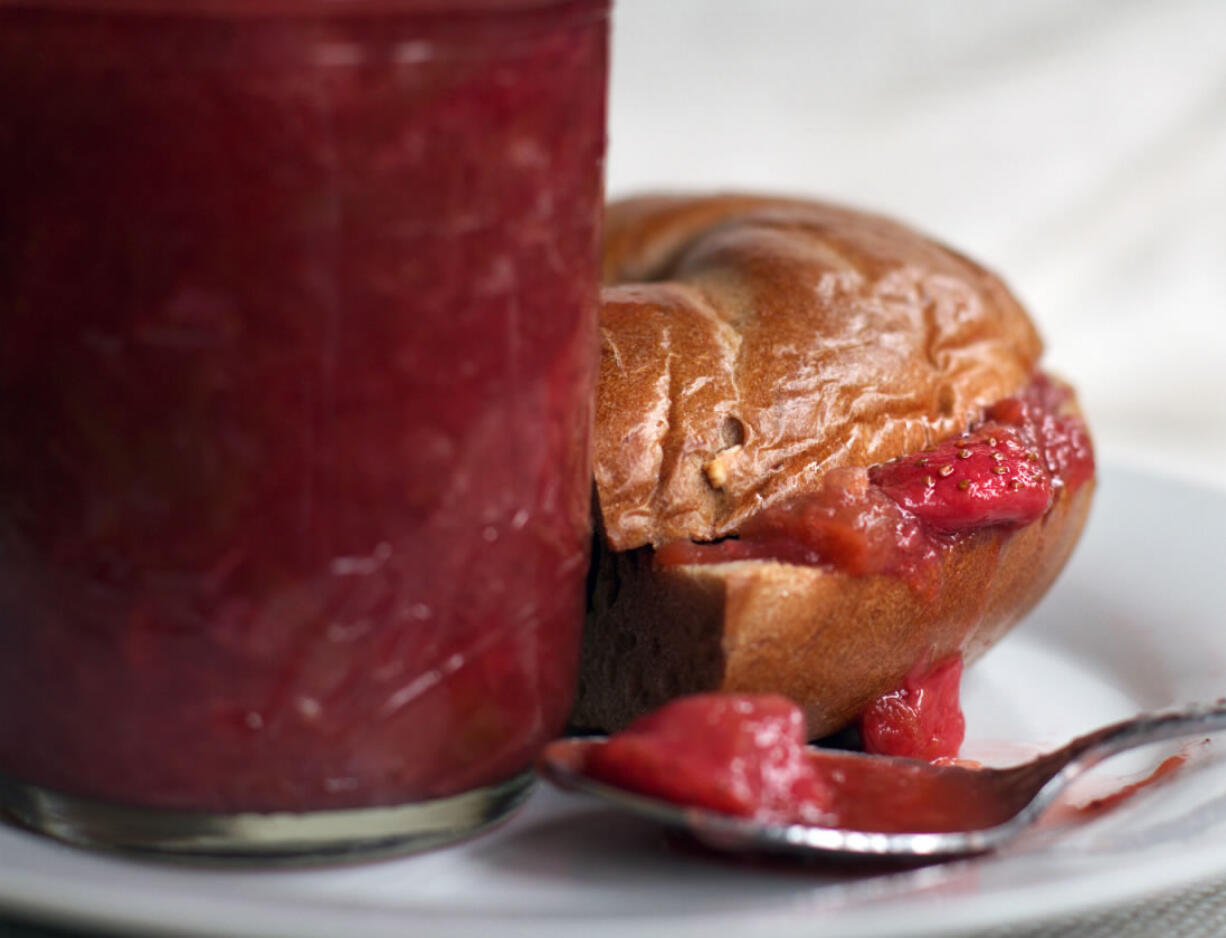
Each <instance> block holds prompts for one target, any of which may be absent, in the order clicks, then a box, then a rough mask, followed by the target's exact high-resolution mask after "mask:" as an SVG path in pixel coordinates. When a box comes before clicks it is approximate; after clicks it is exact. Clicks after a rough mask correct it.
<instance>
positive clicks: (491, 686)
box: [0, 0, 607, 811]
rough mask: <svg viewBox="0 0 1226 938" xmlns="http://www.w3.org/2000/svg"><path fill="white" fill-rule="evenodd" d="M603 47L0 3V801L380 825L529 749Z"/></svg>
mask: <svg viewBox="0 0 1226 938" xmlns="http://www.w3.org/2000/svg"><path fill="white" fill-rule="evenodd" d="M477 7H481V8H482V9H476V8H477ZM138 8H139V9H140V10H142V11H144V12H132V10H134V9H138ZM427 8H428V9H427ZM440 11H443V12H440ZM273 12H275V13H276V14H277V15H272V13H273ZM606 12H607V11H606V3H605V2H603V0H574V2H559V0H537V2H529V0H524V2H508V0H498V2H489V3H474V2H465V3H463V4H461V6H460V8H458V9H457V8H451V9H450V11H447V5H446V4H441V3H437V2H433V3H431V2H428V0H400V2H396V0H363V2H360V3H348V4H346V3H321V2H319V0H277V2H275V3H269V4H267V5H266V4H265V3H264V2H263V0H251V2H249V3H234V2H221V0H185V2H184V3H181V4H176V3H171V2H164V3H163V2H156V0H139V2H137V0H132V2H128V0H74V2H70V3H64V2H59V3H56V2H50V0H25V2H9V3H5V4H3V6H0V329H2V330H3V335H4V342H3V345H2V347H0V492H3V495H2V496H0V773H3V774H4V775H6V776H9V777H12V778H17V779H20V780H23V781H27V782H32V783H35V784H39V785H42V786H45V787H49V788H54V789H60V790H63V791H67V792H70V793H72V794H76V795H81V796H87V797H94V798H101V799H109V800H114V801H119V802H127V803H133V804H139V805H148V806H160V807H173V808H185V809H209V810H220V811H231V810H268V809H277V810H310V809H323V808H343V807H350V806H365V805H374V804H394V803H401V802H406V801H415V800H419V799H426V798H431V797H435V796H442V795H448V794H452V793H455V792H459V791H463V790H466V789H469V788H472V787H475V786H479V785H482V784H485V783H490V782H495V781H499V780H502V779H504V778H506V777H508V776H509V775H511V774H513V773H515V772H516V771H518V770H521V769H523V768H524V767H525V766H526V765H528V764H529V763H530V762H531V759H532V758H533V756H534V754H535V753H536V751H537V750H538V748H539V747H540V745H541V744H542V743H543V742H544V741H545V740H547V739H549V738H550V737H551V736H553V735H554V734H555V733H556V732H557V731H558V730H559V729H560V728H561V726H562V724H563V722H564V719H565V716H566V714H567V712H568V709H569V706H570V703H571V695H572V689H573V684H574V679H575V667H576V661H577V654H578V640H579V632H580V626H581V620H582V582H583V577H584V574H585V565H586V550H587V544H588V537H589V533H588V532H589V528H588V523H589V522H588V497H589V485H590V475H589V465H588V455H587V444H588V428H589V422H590V394H591V388H592V383H593V381H594V364H595V360H596V356H595V352H594V347H595V345H594V343H595V317H596V290H597V280H598V275H597V256H598V244H599V218H600V213H601V202H602V192H601V161H602V154H603V148H604V94H605V49H606V28H607V17H606ZM283 13H284V14H286V15H280V14H283ZM299 14H302V15H299ZM306 14H310V15H306Z"/></svg>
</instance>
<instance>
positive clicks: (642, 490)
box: [574, 195, 1093, 736]
mask: <svg viewBox="0 0 1226 938" xmlns="http://www.w3.org/2000/svg"><path fill="white" fill-rule="evenodd" d="M606 232H607V233H606V242H605V258H604V271H605V277H606V282H607V285H606V287H605V289H604V293H603V311H602V320H601V335H602V349H601V376H600V385H599V390H598V394H597V406H596V433H595V450H594V459H595V461H594V469H595V484H596V511H597V519H596V520H597V535H596V544H595V552H594V558H593V576H592V590H591V596H590V603H589V613H588V620H587V624H586V628H585V637H584V652H583V663H582V668H581V682H580V694H579V701H578V704H577V707H576V710H575V713H574V722H575V723H576V724H577V725H580V726H585V727H592V728H599V729H602V730H605V731H614V730H617V729H619V728H620V727H622V726H624V725H625V724H626V723H627V722H628V721H629V720H631V719H633V718H634V717H635V716H638V715H640V714H642V713H643V712H646V711H647V710H650V709H653V708H655V707H657V706H659V705H661V704H662V703H664V702H666V701H667V700H669V699H671V698H673V697H676V696H678V695H681V694H684V693H690V692H697V691H705V690H720V689H722V690H729V691H744V692H766V691H774V692H779V693H783V694H786V695H787V696H789V697H791V698H793V699H794V700H796V701H797V702H798V703H799V704H801V706H802V707H803V708H804V710H805V715H806V719H807V721H808V729H809V732H810V734H811V735H813V736H819V735H823V734H825V733H828V732H831V731H834V730H836V729H838V728H840V727H841V726H843V725H844V724H846V723H847V722H848V721H850V720H852V719H854V718H855V717H856V716H857V715H858V714H859V713H860V712H861V711H862V710H863V708H864V707H865V706H867V704H868V703H870V702H871V701H872V700H874V699H875V698H876V697H878V696H880V695H881V694H883V693H887V692H889V691H891V690H893V689H895V688H897V687H899V686H900V685H901V684H902V682H903V680H904V678H905V677H906V675H907V674H908V672H909V671H911V670H912V669H913V668H915V667H917V666H918V665H922V664H923V663H924V662H932V661H936V660H939V659H941V658H943V657H946V656H948V655H950V654H961V655H962V656H963V657H964V658H965V659H966V660H968V661H969V660H972V659H974V658H975V657H977V656H978V655H979V654H981V653H982V652H983V651H984V650H985V649H986V648H988V647H989V646H990V645H991V644H992V643H993V642H995V641H996V640H997V639H998V638H999V637H1000V636H1001V635H1003V634H1004V632H1005V631H1006V630H1007V629H1008V628H1009V627H1010V626H1011V625H1012V624H1013V623H1014V622H1015V621H1017V619H1018V618H1019V617H1020V616H1021V615H1023V614H1024V613H1025V612H1026V611H1027V610H1028V609H1029V608H1030V607H1031V606H1032V605H1033V604H1034V603H1035V602H1037V600H1038V599H1039V598H1040V597H1041V596H1042V595H1043V593H1044V592H1045V591H1046V590H1047V588H1048V586H1049V585H1050V584H1051V582H1052V580H1053V579H1054V578H1055V577H1056V575H1057V574H1058V573H1059V571H1060V569H1061V568H1062V566H1063V565H1064V563H1065V561H1066V560H1067V558H1068V556H1069V554H1070V552H1071V551H1072V549H1073V546H1074V545H1075V543H1076V541H1077V538H1078V535H1079V533H1080V531H1081V528H1082V525H1083V523H1084V521H1085V518H1086V514H1087V511H1088V509H1089V504H1090V500H1091V497H1092V491H1093V481H1092V478H1089V476H1090V475H1092V456H1091V455H1089V443H1088V437H1085V435H1084V428H1083V427H1082V428H1081V430H1080V431H1078V432H1080V433H1081V436H1080V437H1079V438H1078V439H1077V441H1075V442H1076V444H1077V445H1078V446H1081V447H1082V450H1083V452H1081V456H1082V457H1083V458H1082V462H1081V463H1080V464H1078V465H1077V466H1076V467H1075V468H1074V469H1070V468H1069V466H1070V465H1071V464H1070V463H1068V462H1067V461H1064V462H1062V461H1061V460H1064V459H1065V456H1067V455H1068V454H1067V453H1065V454H1064V455H1063V456H1062V455H1061V453H1060V452H1057V451H1056V448H1051V449H1050V451H1049V450H1048V449H1044V451H1043V453H1044V457H1045V460H1046V462H1047V463H1049V464H1050V465H1049V466H1048V468H1050V470H1051V473H1050V474H1051V479H1050V482H1049V486H1050V498H1049V500H1048V501H1047V502H1045V504H1046V505H1047V507H1046V509H1045V510H1044V511H1043V512H1042V513H1041V516H1040V517H1037V518H1035V519H1034V520H1029V519H1028V520H1027V522H1026V523H986V522H984V521H982V519H981V520H980V521H979V522H977V523H975V524H972V525H969V526H966V527H965V528H949V526H948V525H946V526H945V527H944V528H940V529H939V530H937V529H934V528H932V527H931V525H930V526H928V527H924V528H923V530H924V532H925V537H928V538H929V539H930V541H931V543H932V544H933V545H935V546H934V549H933V551H931V553H932V557H931V558H930V561H929V562H927V563H926V565H921V566H922V569H921V570H920V574H919V575H918V576H917V575H916V572H915V569H912V568H906V569H902V568H899V569H894V568H890V567H888V565H887V566H881V565H878V568H873V569H868V570H867V571H853V572H849V567H848V565H847V564H846V563H842V564H840V562H839V561H838V559H837V558H835V559H834V560H832V561H830V562H827V561H828V560H829V558H826V559H823V558H818V559H817V560H816V562H806V563H800V564H798V563H794V562H784V561H783V560H780V559H777V558H776V559H772V558H771V557H769V556H766V557H756V558H754V559H734V560H731V561H728V562H703V563H680V564H676V563H670V564H667V565H663V564H661V563H660V562H658V558H657V556H656V550H657V549H658V548H661V547H664V546H666V545H676V544H678V543H679V542H682V543H688V542H696V543H699V544H705V543H719V542H721V540H723V539H729V538H736V537H737V536H738V535H739V534H740V533H741V532H742V530H743V529H746V528H747V527H749V528H752V527H753V525H754V524H755V523H756V522H755V519H760V518H762V517H769V516H770V515H769V513H770V512H772V511H776V512H777V511H779V510H787V508H788V506H789V505H794V504H797V503H800V502H802V501H803V499H805V498H806V497H809V496H810V495H811V494H812V493H816V492H820V491H821V490H822V489H823V487H824V486H825V487H828V486H829V484H830V480H831V479H834V478H838V477H839V476H838V472H835V471H836V470H837V471H839V472H845V471H847V470H849V469H851V468H855V467H860V469H861V470H866V469H870V468H871V467H878V468H877V469H873V470H872V473H869V475H867V476H866V475H865V474H864V473H863V472H862V471H861V472H860V475H859V476H857V478H860V479H861V480H863V479H864V478H868V477H872V478H884V476H878V475H873V473H880V472H881V471H882V470H881V469H880V467H882V466H883V465H885V464H889V463H890V461H891V460H899V461H900V460H901V459H902V458H903V457H908V458H910V457H911V456H912V455H913V454H918V453H920V451H922V450H925V448H928V447H933V446H938V447H940V446H942V445H943V446H945V447H946V448H948V447H949V446H950V445H953V444H951V443H949V442H948V441H950V440H951V439H953V440H958V439H966V438H965V437H959V434H965V433H966V432H967V431H968V430H974V429H975V428H976V427H979V426H982V425H985V421H988V420H990V419H991V418H990V417H989V414H990V413H992V410H991V409H992V407H993V405H996V404H997V403H998V402H1000V401H1002V400H1006V399H1012V398H1018V397H1019V396H1021V397H1025V395H1026V394H1028V393H1029V392H1028V389H1030V388H1033V387H1034V386H1035V381H1036V376H1037V375H1038V374H1039V373H1038V370H1037V369H1038V360H1039V356H1040V352H1041V343H1040V340H1039V337H1038V335H1037V333H1036V331H1035V329H1034V326H1033V324H1032V323H1031V322H1030V319H1029V317H1028V316H1027V315H1026V312H1025V310H1023V309H1022V307H1021V306H1020V304H1019V303H1018V302H1017V301H1016V299H1014V297H1013V296H1012V295H1011V294H1010V293H1009V291H1008V290H1007V289H1006V287H1005V286H1004V285H1003V284H1002V282H1001V281H1000V280H999V279H998V278H997V277H996V276H994V275H993V274H992V273H990V272H988V271H987V270H985V269H984V268H983V267H981V266H979V265H978V264H976V263H975V262H973V261H971V260H969V259H967V258H965V257H963V256H962V255H960V254H957V253H955V252H954V251H951V250H950V249H948V248H945V247H943V246H941V245H939V244H937V243H935V242H934V241H932V240H930V239H928V238H926V237H924V236H922V235H920V234H918V233H916V232H914V231H912V230H911V229H909V228H907V227H905V226H903V225H900V224H898V223H896V222H892V221H889V220H887V219H884V218H881V217H878V216H875V215H869V214H865V213H862V212H857V211H853V210H850V209H846V208H840V207H836V206H832V205H825V204H821V203H815V202H803V201H796V200H787V199H776V198H759V197H753V196H739V195H729V196H715V197H646V198H638V199H631V200H628V201H624V202H620V203H616V204H614V205H612V206H611V207H610V208H609V211H608V216H607V223H606ZM1039 380H1043V379H1041V378H1040V379H1039ZM1059 412H1060V414H1061V417H1060V419H1061V420H1064V419H1067V420H1070V421H1072V422H1073V425H1074V429H1076V427H1078V426H1080V421H1079V419H1078V418H1077V417H1076V416H1070V415H1075V414H1076V402H1075V399H1073V398H1072V396H1071V393H1064V394H1063V396H1062V397H1061V403H1060V405H1059ZM986 425H988V426H992V424H990V423H989V424H986ZM1057 442H1059V441H1057ZM992 443H993V445H995V444H996V443H997V441H996V440H995V439H993V440H992ZM957 445H959V446H960V445H962V444H957ZM982 445H984V446H986V444H982ZM1066 449H1067V447H1066ZM940 451H941V452H943V450H940ZM1061 452H1063V451H1061ZM993 455H994V454H993ZM977 458H978V457H977ZM985 458H986V457H985ZM994 458H996V459H998V460H999V459H1001V457H1000V456H994ZM1030 458H1032V459H1033V458H1035V457H1034V455H1033V454H1032V455H1031V457H1030ZM1086 460H1088V463H1087V462H1086ZM899 465H901V462H900V463H899ZM966 465H967V466H969V465H970V463H969V462H968V463H966ZM989 465H990V464H989ZM1087 465H1088V467H1089V468H1088V469H1087V468H1086V466H1087ZM955 468H958V469H959V471H961V470H962V469H963V468H964V466H963V465H962V464H961V463H959V464H958V465H957V466H956V467H955ZM904 471H905V467H904ZM951 471H952V470H951ZM994 471H996V472H1001V471H1002V470H1000V469H996V470H994ZM928 481H929V482H933V481H934V480H933V478H932V477H929V478H928ZM935 481H936V483H938V484H937V485H936V486H935V487H933V488H932V490H935V491H939V489H940V483H942V482H943V480H941V479H936V480H935ZM989 481H991V479H989ZM861 484H863V481H862V482H861ZM917 484H920V487H921V488H922V482H921V483H917ZM950 484H952V480H951V481H950ZM977 484H978V483H976V485H977ZM1013 484H1014V486H1015V487H1019V485H1020V484H1019V483H1016V482H1015V483H1013ZM966 485H967V483H962V486H963V488H965V487H966ZM975 491H977V490H976V489H974V488H973V487H972V490H971V494H974V493H975ZM955 494H956V493H955ZM913 507H914V506H913ZM914 510H915V511H917V512H920V514H921V515H922V513H923V507H922V505H921V506H920V507H914ZM764 513H765V514H764ZM902 516H903V517H906V518H908V519H910V518H911V517H912V516H911V515H910V514H909V513H908V512H907V511H904V512H903V515H902ZM921 520H922V519H921ZM908 523H910V522H908ZM938 527H939V526H938ZM727 543H729V542H725V545H726V544H727ZM908 571H909V572H908Z"/></svg>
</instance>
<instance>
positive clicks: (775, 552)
mask: <svg viewBox="0 0 1226 938" xmlns="http://www.w3.org/2000/svg"><path fill="white" fill-rule="evenodd" d="M1067 399H1068V391H1067V389H1066V388H1064V387H1063V386H1061V385H1057V384H1055V383H1053V382H1051V381H1049V380H1048V379H1047V378H1046V377H1044V376H1042V375H1040V376H1038V377H1037V378H1036V379H1035V380H1034V382H1032V383H1031V384H1030V386H1029V387H1027V388H1026V389H1025V390H1024V391H1023V392H1022V393H1021V394H1020V395H1018V396H1017V397H1012V398H1008V399H1006V400H1003V401H1000V402H999V403H997V404H995V405H993V406H992V407H989V408H988V409H987V410H986V411H985V412H984V414H983V416H982V419H981V420H979V421H977V422H976V424H975V425H974V426H973V427H972V428H971V429H970V430H968V431H967V432H966V433H964V434H963V435H961V436H959V437H955V438H953V439H950V440H946V441H944V442H942V443H940V444H938V445H936V446H934V447H932V448H930V449H927V450H924V451H923V452H920V453H914V454H912V455H909V456H904V457H902V458H900V459H896V460H893V461H891V462H888V463H884V464H882V465H879V466H874V467H872V468H871V469H867V470H866V469H863V468H848V469H836V470H834V471H832V472H829V473H827V474H826V477H825V478H824V479H823V483H822V486H821V487H820V488H819V489H818V490H817V491H815V492H811V493H807V494H805V495H803V496H800V497H798V498H795V499H792V500H790V501H788V502H785V503H783V504H780V505H777V506H772V507H771V508H768V509H766V510H764V511H762V512H759V513H758V514H757V515H756V516H754V517H752V518H750V519H749V520H748V521H747V522H746V523H745V524H744V525H743V526H742V527H741V530H740V532H739V533H738V536H737V537H735V538H728V539H726V540H723V541H718V542H715V543H710V544H696V543H692V542H690V541H677V542H672V543H669V544H664V545H662V546H661V547H660V548H659V549H658V550H657V551H656V555H655V561H656V563H658V564H660V565H663V566H674V565H680V564H701V563H723V562H726V561H730V560H746V559H769V560H778V561H782V562H785V563H792V564H807V565H813V566H829V567H831V568H834V569H837V570H840V571H842V572H845V573H849V574H851V575H853V576H861V575H865V574H874V573H880V574H889V575H896V576H902V577H904V578H906V579H908V580H910V581H911V582H913V583H916V584H917V585H920V584H922V583H923V582H924V574H925V571H926V570H927V569H929V568H930V567H931V566H932V564H933V563H934V562H935V561H936V559H937V558H938V557H939V556H940V553H941V551H942V550H945V549H947V548H948V547H950V546H951V545H952V544H953V543H955V542H956V540H957V539H958V538H959V537H963V536H965V535H967V534H969V533H971V532H973V531H976V530H979V529H981V528H985V527H993V526H998V527H1002V528H1006V529H1012V528H1018V527H1023V526H1025V525H1028V524H1031V523H1033V522H1035V521H1037V520H1039V519H1040V518H1042V517H1043V515H1044V514H1046V512H1047V510H1048V509H1049V508H1050V507H1051V504H1052V501H1053V498H1054V497H1055V492H1056V490H1058V489H1061V488H1065V489H1067V490H1068V491H1070V492H1071V491H1074V490H1076V488H1077V487H1078V486H1080V485H1081V484H1082V483H1084V482H1085V481H1087V480H1088V479H1090V478H1091V477H1092V476H1093V474H1094V455H1093V450H1092V448H1091V445H1090V439H1089V435H1088V433H1087V432H1086V428H1085V424H1084V423H1083V422H1082V420H1081V419H1080V418H1079V417H1077V416H1075V415H1070V414H1066V413H1062V407H1063V405H1064V404H1065V402H1066V401H1067Z"/></svg>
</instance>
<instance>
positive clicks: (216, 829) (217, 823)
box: [0, 772, 533, 865]
mask: <svg viewBox="0 0 1226 938" xmlns="http://www.w3.org/2000/svg"><path fill="white" fill-rule="evenodd" d="M532 784H533V776H532V773H530V772H522V773H520V774H518V775H515V776H513V777H511V778H509V779H507V780H506V781H503V782H498V783H496V784H493V785H487V786H485V787H484V788H477V789H473V790H472V791H467V792H464V793H462V794H459V795H452V796H449V797H446V798H436V799H433V800H430V801H419V802H414V803H411V804H403V805H390V806H384V807H373V808H349V809H344V810H340V811H308V812H302V813H292V812H271V813H258V812H240V813H234V814H223V813H212V812H195V811H170V810H165V809H158V808H142V807H135V806H131V805H120V804H113V803H109V802H104V801H95V800H92V799H88V798H79V797H77V796H75V795H68V794H64V793H63V792H58V791H52V790H50V789H46V788H40V787H38V786H36V785H30V784H27V783H25V782H19V781H15V780H13V779H9V778H5V777H3V776H0V810H2V811H3V812H4V813H5V814H6V815H7V816H9V817H10V818H13V819H15V820H16V821H18V822H19V823H21V824H23V825H24V826H26V827H28V828H31V829H32V830H35V831H37V832H39V833H42V834H46V835H48V836H50V837H53V838H55V839H57V840H62V841H65V842H67V843H71V844H75V845H77V846H82V847H92V848H100V849H106V850H118V851H124V852H132V853H140V854H145V855H151V856H152V855H160V856H162V857H164V858H167V859H181V860H191V861H198V862H206V863H240V864H249V865H251V864H268V865H277V864H309V863H337V862H345V861H349V860H365V859H373V858H377V857H386V856H395V855H398V854H407V853H416V852H418V851H421V850H428V849H430V848H432V847H439V846H443V845H445V844H449V843H452V842H454V841H457V840H461V839H463V838H465V837H469V836H471V835H473V834H476V833H478V832H479V831H481V830H484V829H485V828H487V827H490V826H492V825H493V824H496V823H497V822H499V821H500V820H503V819H504V818H506V817H508V816H509V815H510V814H511V813H512V812H513V811H514V810H515V809H516V808H518V807H519V806H520V805H521V804H522V803H523V802H524V800H525V799H526V798H527V797H528V794H529V793H530V792H531V789H532Z"/></svg>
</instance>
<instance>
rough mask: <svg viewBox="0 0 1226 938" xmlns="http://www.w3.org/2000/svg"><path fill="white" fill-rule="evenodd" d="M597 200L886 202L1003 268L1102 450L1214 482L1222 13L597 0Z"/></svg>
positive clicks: (1225, 420)
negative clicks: (600, 112)
mask: <svg viewBox="0 0 1226 938" xmlns="http://www.w3.org/2000/svg"><path fill="white" fill-rule="evenodd" d="M613 35H614V41H613V77H612V96H611V117H610V150H609V175H608V179H609V190H610V194H611V195H620V194H627V193H629V192H633V191H640V190H643V189H656V190H660V189H677V188H689V189H694V188H715V189H767V190H773V191H781V192H790V193H802V194H814V195H823V196H827V197H831V198H835V199H838V200H842V201H846V202H850V203H853V204H858V205H861V206H864V207H867V208H872V209H875V210H878V211H882V212H885V213H887V214H892V215H894V216H896V217H899V218H901V219H903V220H906V221H909V222H911V223H913V224H915V225H917V226H919V227H921V228H923V229H926V230H927V231H929V232H931V233H933V234H935V235H937V236H938V237H940V238H942V239H943V240H945V241H948V242H949V243H951V244H952V245H954V246H956V247H958V248H960V249H962V250H964V251H965V252H966V253H969V254H971V255H973V256H975V257H977V258H978V259H980V260H982V261H984V262H985V263H987V264H988V265H989V266H991V267H993V268H994V269H996V270H997V271H998V272H999V273H1001V274H1002V275H1003V276H1004V277H1005V279H1006V280H1007V281H1008V282H1009V283H1010V285H1011V286H1012V287H1013V289H1014V290H1015V292H1017V293H1018V295H1019V296H1020V297H1021V298H1022V299H1023V301H1024V302H1025V303H1026V304H1027V305H1028V306H1029V307H1030V309H1031V311H1032V313H1033V315H1034V317H1035V319H1036V321H1037V322H1038V324H1039V326H1040V328H1041V330H1042V332H1043V334H1044V336H1045V338H1046V340H1047V347H1048V358H1047V361H1048V362H1049V364H1050V366H1051V367H1053V368H1054V369H1056V370H1058V371H1060V372H1061V373H1063V374H1065V375H1066V376H1067V377H1070V378H1071V379H1073V380H1074V381H1075V383H1076V384H1077V385H1078V386H1079V388H1080V389H1081V391H1082V396H1083V401H1084V403H1085V404H1086V406H1087V408H1088V410H1089V412H1090V417H1091V423H1092V427H1093V429H1094V430H1095V432H1096V437H1097V441H1098V443H1099V448H1100V452H1101V454H1102V455H1104V456H1105V457H1106V458H1107V459H1108V460H1115V461H1128V462H1132V463H1142V464H1145V465H1149V466H1154V467H1161V468H1163V469H1165V470H1167V471H1170V472H1175V473H1180V474H1183V475H1186V476H1189V477H1194V478H1198V479H1201V480H1205V481H1208V482H1210V483H1213V484H1216V485H1219V486H1221V485H1226V468H1223V467H1226V2H1223V0H1166V2H1162V0H1155V2H1142V0H1086V2H1069V0H1027V2H1021V3H1019V2H1017V0H983V2H975V0H916V2H908V0H895V2H887V0H868V2H847V0H841V2H829V0H616V6H615V13H614V33H613Z"/></svg>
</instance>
